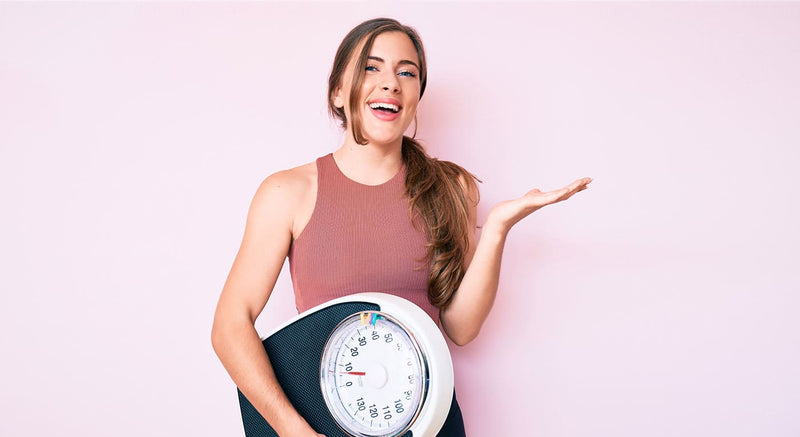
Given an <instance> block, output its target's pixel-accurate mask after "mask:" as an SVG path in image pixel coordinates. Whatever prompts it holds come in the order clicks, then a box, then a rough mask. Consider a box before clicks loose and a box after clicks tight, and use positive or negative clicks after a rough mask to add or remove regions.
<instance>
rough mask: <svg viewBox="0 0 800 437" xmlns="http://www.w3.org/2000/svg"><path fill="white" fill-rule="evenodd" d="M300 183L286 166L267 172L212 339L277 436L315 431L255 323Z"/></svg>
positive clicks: (285, 240)
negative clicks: (274, 364) (291, 397)
mask: <svg viewBox="0 0 800 437" xmlns="http://www.w3.org/2000/svg"><path fill="white" fill-rule="evenodd" d="M297 191H298V184H297V183H296V181H293V180H292V178H291V177H290V176H289V175H288V173H287V172H282V173H277V174H275V175H272V176H270V177H269V178H267V179H266V180H265V181H264V182H263V183H262V184H261V186H260V187H259V189H258V191H257V192H256V195H255V196H254V198H253V202H252V204H251V206H250V211H249V213H248V216H247V225H246V227H245V233H244V238H243V240H242V245H241V247H240V248H239V253H238V254H237V255H236V259H235V260H234V263H233V267H232V268H231V271H230V274H229V275H228V279H227V281H226V282H225V286H224V287H223V289H222V294H221V296H220V299H219V302H218V304H217V310H216V313H215V314H214V325H213V328H212V332H211V341H212V344H213V346H214V350H215V352H216V353H217V356H219V359H220V361H222V364H223V365H224V366H225V369H226V370H227V371H228V373H229V374H230V375H231V378H232V379H233V381H234V383H236V385H237V386H238V387H239V389H240V390H241V391H242V393H243V394H244V395H245V396H246V397H247V399H248V400H249V401H250V403H252V404H253V406H254V407H255V408H256V410H258V412H259V413H261V415H262V416H263V417H264V418H265V419H266V420H267V422H269V424H270V425H271V426H272V427H273V428H274V429H275V431H276V432H277V433H278V434H279V435H281V436H289V435H291V436H319V435H320V434H317V433H316V432H315V431H314V430H313V429H312V428H311V427H310V426H309V425H308V423H307V422H306V421H305V419H303V418H302V417H301V416H300V415H299V414H298V413H297V411H296V410H295V409H294V407H293V406H292V405H291V403H290V401H289V399H288V398H287V397H286V395H285V394H284V392H283V390H282V389H281V387H280V385H279V384H278V381H277V380H276V378H275V374H274V372H273V370H272V365H271V364H270V361H269V358H268V357H267V354H266V352H265V350H264V347H263V345H262V343H261V339H260V338H259V336H258V333H257V332H256V329H255V326H254V323H255V320H256V318H257V317H258V315H259V314H260V313H261V311H262V310H263V309H264V305H266V303H267V300H268V299H269V296H270V294H271V293H272V288H273V287H274V286H275V282H276V280H277V278H278V274H279V273H280V270H281V267H282V265H283V262H284V260H285V258H286V256H287V254H288V252H289V246H290V244H291V241H292V222H293V219H294V215H293V213H292V212H293V211H295V210H296V202H297V199H298V197H301V196H298V193H297Z"/></svg>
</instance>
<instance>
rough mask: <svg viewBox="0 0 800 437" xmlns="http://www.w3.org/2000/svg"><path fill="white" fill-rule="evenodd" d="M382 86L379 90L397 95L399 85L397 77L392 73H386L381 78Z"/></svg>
mask: <svg viewBox="0 0 800 437" xmlns="http://www.w3.org/2000/svg"><path fill="white" fill-rule="evenodd" d="M382 81H383V85H382V86H381V89H383V90H384V91H391V92H392V93H399V92H400V83H399V82H398V80H397V76H395V75H394V73H388V74H386V75H384V77H383V78H382Z"/></svg>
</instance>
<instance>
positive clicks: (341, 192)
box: [289, 154, 439, 323]
mask: <svg viewBox="0 0 800 437" xmlns="http://www.w3.org/2000/svg"><path fill="white" fill-rule="evenodd" d="M405 174H406V171H405V167H403V168H402V169H401V170H400V171H399V172H398V173H397V174H396V175H395V176H394V177H392V179H390V180H388V181H387V182H385V183H383V184H381V185H364V184H360V183H358V182H355V181H353V180H352V179H349V178H348V177H347V176H345V175H344V174H343V173H342V172H341V170H339V167H338V166H337V165H336V161H334V159H333V155H332V154H328V155H325V156H323V157H321V158H319V159H317V181H318V183H317V200H316V204H315V206H314V212H313V213H312V215H311V219H310V220H309V222H308V224H307V225H306V227H305V229H303V231H302V232H301V233H300V235H299V236H298V237H297V239H295V240H294V241H293V242H292V246H291V248H290V250H289V270H290V272H291V274H292V283H293V285H294V296H295V304H296V305H297V310H298V312H303V311H305V310H307V309H309V308H312V307H314V306H316V305H319V304H321V303H324V302H327V301H329V300H331V299H335V298H338V297H342V296H347V295H350V294H354V293H361V292H368V291H376V292H382V293H389V294H393V295H396V296H400V297H403V298H405V299H408V300H410V301H412V302H414V303H415V304H417V305H418V306H419V307H420V308H422V309H423V310H425V312H427V313H428V315H430V316H431V318H432V319H433V320H434V321H436V322H437V323H438V321H439V311H438V310H437V309H436V308H435V307H434V306H433V305H431V304H430V302H429V301H428V292H427V283H428V268H429V264H428V263H427V262H425V260H424V257H425V244H426V238H425V235H424V234H423V233H422V231H421V230H419V229H417V228H415V227H414V223H412V220H411V218H410V216H409V212H408V199H407V198H405V197H404V190H405ZM420 229H422V227H420Z"/></svg>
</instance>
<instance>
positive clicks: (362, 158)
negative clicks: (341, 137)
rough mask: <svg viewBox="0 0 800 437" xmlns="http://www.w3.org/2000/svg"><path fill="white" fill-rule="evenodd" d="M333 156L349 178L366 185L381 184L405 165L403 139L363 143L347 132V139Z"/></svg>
mask: <svg viewBox="0 0 800 437" xmlns="http://www.w3.org/2000/svg"><path fill="white" fill-rule="evenodd" d="M333 157H334V159H335V160H336V164H337V165H338V166H339V169H340V170H341V171H342V173H344V174H345V176H347V177H348V178H350V179H352V180H354V181H356V182H359V183H362V184H365V185H379V184H382V183H384V182H386V181H388V180H389V179H391V178H392V177H394V176H395V175H396V174H397V172H399V171H400V169H401V168H402V167H403V140H402V138H400V139H398V140H397V141H395V142H392V143H387V144H376V143H372V142H367V144H364V145H361V144H357V143H356V142H355V141H354V140H353V136H352V135H350V133H349V132H347V136H346V140H345V141H344V143H343V144H342V146H341V147H339V149H338V150H336V151H335V152H333Z"/></svg>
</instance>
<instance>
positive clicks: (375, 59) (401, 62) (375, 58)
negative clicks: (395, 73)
mask: <svg viewBox="0 0 800 437" xmlns="http://www.w3.org/2000/svg"><path fill="white" fill-rule="evenodd" d="M367 59H370V60H373V61H378V62H386V61H384V60H383V58H379V57H377V56H367ZM397 64H398V65H413V66H415V67H417V70H419V69H420V68H419V65H417V63H416V62H414V61H409V60H408V59H403V60H401V61H399V62H398V63H397Z"/></svg>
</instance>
